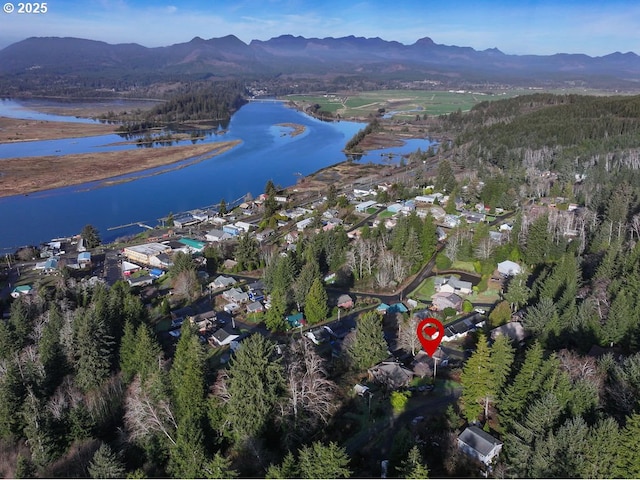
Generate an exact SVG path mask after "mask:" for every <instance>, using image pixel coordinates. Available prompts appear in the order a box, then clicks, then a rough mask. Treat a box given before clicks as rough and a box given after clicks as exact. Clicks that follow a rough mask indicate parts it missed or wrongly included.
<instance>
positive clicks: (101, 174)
mask: <svg viewBox="0 0 640 480" xmlns="http://www.w3.org/2000/svg"><path fill="white" fill-rule="evenodd" d="M240 143H241V141H240V140H234V141H228V142H216V143H207V144H201V145H186V146H173V147H154V148H142V149H135V150H126V151H116V152H100V153H78V154H72V155H60V156H54V155H51V156H41V157H18V158H7V159H2V160H0V197H8V196H12V195H24V194H28V193H33V192H38V191H43V190H49V189H53V188H61V187H68V186H71V185H80V184H83V183H87V182H95V181H99V180H106V179H110V178H113V177H118V176H120V175H125V174H131V173H137V172H140V173H141V175H140V176H144V171H145V170H148V169H151V168H155V167H162V166H170V167H171V166H172V167H173V168H183V167H185V166H188V165H192V164H193V163H197V162H199V161H202V160H205V159H206V158H210V157H211V155H212V154H213V155H219V154H221V153H224V152H226V151H228V150H230V149H232V148H233V147H235V146H236V145H238V144H240ZM188 159H191V160H192V161H191V162H187V163H178V162H182V161H183V160H188ZM172 164H173V165H172ZM173 168H168V169H166V170H163V172H164V171H167V170H171V169H173ZM157 173H160V172H156V174H157ZM135 178H140V177H139V176H138V177H135V176H134V177H133V178H128V179H126V180H125V179H122V180H118V179H115V180H114V181H112V182H109V183H118V182H120V181H130V180H133V179H135Z"/></svg>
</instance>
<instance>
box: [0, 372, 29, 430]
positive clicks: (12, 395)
mask: <svg viewBox="0 0 640 480" xmlns="http://www.w3.org/2000/svg"><path fill="white" fill-rule="evenodd" d="M5 368H6V370H5V372H4V374H3V375H2V376H0V438H10V437H11V436H12V435H16V434H18V432H19V431H20V430H21V429H22V426H23V422H22V417H21V416H20V415H17V414H16V412H19V411H20V408H21V407H22V404H23V402H24V398H25V395H26V393H27V392H26V389H25V386H24V383H23V382H22V378H21V376H20V368H19V367H18V365H17V364H16V362H15V361H13V360H11V361H7V365H6V367H5Z"/></svg>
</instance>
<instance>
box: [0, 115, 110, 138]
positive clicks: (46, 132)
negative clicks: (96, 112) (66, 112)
mask: <svg viewBox="0 0 640 480" xmlns="http://www.w3.org/2000/svg"><path fill="white" fill-rule="evenodd" d="M115 131H116V126H115V125H108V124H102V123H73V122H50V121H44V120H23V119H18V118H7V117H0V144H1V143H14V142H36V141H40V140H59V139H62V138H78V137H92V136H97V135H109V134H110V133H115Z"/></svg>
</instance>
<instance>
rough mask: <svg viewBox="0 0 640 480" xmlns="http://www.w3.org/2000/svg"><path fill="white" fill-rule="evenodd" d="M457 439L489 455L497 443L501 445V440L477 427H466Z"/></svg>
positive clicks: (482, 453)
mask: <svg viewBox="0 0 640 480" xmlns="http://www.w3.org/2000/svg"><path fill="white" fill-rule="evenodd" d="M458 439H459V440H460V441H462V442H464V443H466V444H467V445H469V446H470V447H471V448H473V449H474V450H475V451H476V452H478V453H480V454H481V455H485V456H486V455H489V454H490V453H491V450H493V449H494V448H495V447H496V446H497V445H502V442H501V441H499V440H498V439H497V438H495V437H493V436H491V435H489V434H488V433H487V432H485V431H484V430H482V429H481V428H478V427H467V428H466V429H465V430H464V432H462V433H461V434H460V436H459V437H458Z"/></svg>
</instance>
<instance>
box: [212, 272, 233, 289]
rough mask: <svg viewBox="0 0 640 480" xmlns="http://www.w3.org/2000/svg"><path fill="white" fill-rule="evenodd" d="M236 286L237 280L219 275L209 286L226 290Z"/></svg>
mask: <svg viewBox="0 0 640 480" xmlns="http://www.w3.org/2000/svg"><path fill="white" fill-rule="evenodd" d="M235 284H236V279H235V278H232V277H225V276H224V275H218V276H217V277H216V278H214V279H213V281H212V282H211V283H210V284H209V287H210V288H213V289H216V288H226V287H230V286H232V285H235Z"/></svg>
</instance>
